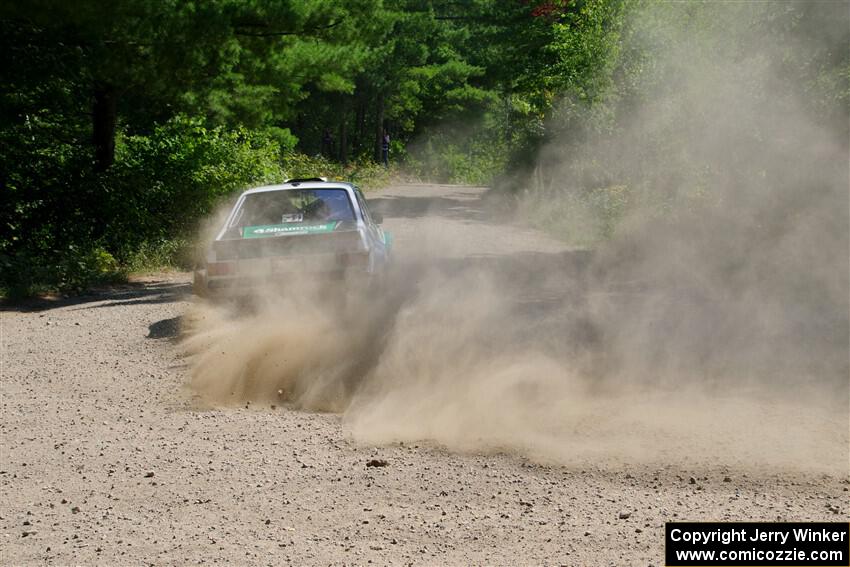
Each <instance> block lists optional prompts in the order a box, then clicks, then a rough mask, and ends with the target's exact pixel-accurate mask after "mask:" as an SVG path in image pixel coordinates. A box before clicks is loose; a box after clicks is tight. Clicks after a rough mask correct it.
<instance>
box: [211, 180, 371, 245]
mask: <svg viewBox="0 0 850 567" xmlns="http://www.w3.org/2000/svg"><path fill="white" fill-rule="evenodd" d="M355 220H356V219H355V216H354V209H353V208H352V206H351V201H350V200H349V198H348V192H347V191H346V190H344V189H287V190H283V191H265V192H263V193H252V194H250V195H247V196H246V197H245V199H244V200H243V201H242V205H241V206H240V207H239V210H237V211H236V214H235V215H234V217H233V220H232V221H231V223H230V225H229V226H228V230H227V234H226V237H227V238H238V237H239V235H240V234H241V233H242V229H243V228H245V227H252V226H269V225H304V226H309V225H316V224H325V223H329V222H334V221H343V222H345V221H351V222H354V221H355Z"/></svg>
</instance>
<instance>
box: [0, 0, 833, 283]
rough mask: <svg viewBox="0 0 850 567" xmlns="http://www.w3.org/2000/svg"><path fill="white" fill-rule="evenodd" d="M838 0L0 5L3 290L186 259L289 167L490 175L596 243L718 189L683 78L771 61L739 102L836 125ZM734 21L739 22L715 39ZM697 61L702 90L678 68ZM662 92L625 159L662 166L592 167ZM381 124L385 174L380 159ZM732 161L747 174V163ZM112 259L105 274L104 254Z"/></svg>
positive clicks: (712, 76)
mask: <svg viewBox="0 0 850 567" xmlns="http://www.w3.org/2000/svg"><path fill="white" fill-rule="evenodd" d="M842 9H843V8H842V6H841V4H840V3H812V2H787V3H756V4H754V3H740V4H734V5H729V4H725V5H723V6H720V5H718V4H717V3H712V2H688V3H679V4H669V3H657V2H652V1H649V0H530V1H525V0H511V1H504V0H460V1H456V2H444V1H440V0H385V1H383V2H374V1H372V0H321V1H319V0H274V1H273V0H206V1H203V2H201V1H196V0H187V1H182V0H181V1H178V0H126V1H123V2H119V3H117V4H115V5H110V6H109V9H108V10H104V8H103V3H102V2H98V1H95V0H78V1H75V2H70V3H69V2H60V1H58V0H32V1H30V2H16V3H15V2H13V3H5V4H3V5H2V6H0V32H2V33H0V53H2V54H3V55H2V57H3V64H4V65H3V66H4V70H6V71H7V72H6V74H5V76H4V81H3V82H2V84H0V258H2V264H0V266H1V267H2V273H0V285H4V286H6V287H7V288H9V287H12V288H14V289H17V290H26V289H29V290H33V289H37V288H38V287H39V286H40V285H41V284H44V285H47V286H52V287H54V288H61V289H78V288H80V287H83V286H84V285H86V283H85V282H87V281H89V280H88V279H87V277H88V276H86V275H85V274H86V273H88V274H89V275H90V277H91V279H90V281H92V282H94V281H100V280H101V279H103V278H107V279H108V277H111V276H109V275H108V274H114V273H120V272H121V270H122V269H127V268H129V269H141V268H143V267H159V266H161V265H175V266H186V265H187V260H184V259H183V258H184V256H186V254H185V252H184V251H185V250H188V246H187V245H186V244H185V243H186V242H188V241H191V234H192V232H193V231H194V230H195V229H196V227H197V226H198V223H199V222H200V220H201V219H202V218H203V217H204V216H205V215H207V214H209V213H210V212H211V211H212V210H213V209H214V208H215V206H216V205H217V203H219V202H220V201H221V200H222V199H224V198H226V197H227V196H229V195H231V194H232V193H233V192H234V191H238V190H239V189H242V188H244V187H246V186H249V185H254V184H259V183H266V182H273V181H279V180H281V179H283V178H284V177H300V176H316V175H322V176H326V177H329V178H333V179H347V180H352V181H354V182H356V183H358V184H360V185H361V186H364V187H366V188H370V187H375V186H378V185H380V184H384V183H387V182H388V181H389V179H390V176H391V175H392V174H395V173H396V172H399V170H400V169H401V168H406V169H407V170H409V171H408V173H410V174H413V175H416V176H418V177H420V178H429V179H435V180H439V181H449V182H455V183H474V184H489V183H491V182H494V183H495V184H496V185H499V186H500V187H506V188H510V189H514V190H519V189H528V190H529V191H530V194H532V195H534V198H531V199H530V200H529V203H530V204H529V205H528V207H529V210H537V209H539V210H540V212H541V214H542V215H543V217H542V220H541V222H542V223H543V224H544V225H546V226H570V227H575V226H584V227H585V228H584V229H582V230H583V231H584V232H583V234H584V235H585V237H584V238H585V240H587V241H592V240H596V239H600V238H606V237H610V236H611V234H613V233H615V232H616V231H617V230H618V228H617V227H618V223H621V222H622V219H625V218H628V217H629V216H630V215H632V214H634V209H635V208H638V207H640V208H643V209H646V210H651V211H661V212H664V211H668V212H669V211H675V210H677V209H679V208H680V207H681V206H682V203H683V202H684V203H693V202H698V201H699V199H706V200H708V201H709V202H711V201H712V199H717V198H718V197H717V195H712V194H711V192H710V191H709V190H708V189H707V188H708V187H710V186H711V185H712V180H713V179H714V178H716V177H717V176H718V175H719V173H718V171H719V170H718V168H717V167H716V164H711V163H707V162H706V160H704V159H700V158H699V156H698V155H697V154H698V153H699V152H698V151H697V150H695V149H693V148H688V147H685V146H683V145H681V144H677V143H676V142H675V137H674V136H671V135H670V134H671V132H674V131H676V130H677V129H682V128H689V129H691V130H700V129H706V130H710V127H711V117H710V116H706V113H705V112H703V111H700V110H699V109H691V108H687V104H686V102H687V101H688V100H691V99H692V98H693V97H692V96H691V95H693V94H694V93H692V92H688V91H687V89H688V88H691V87H693V86H694V85H696V87H694V88H698V89H701V90H702V91H703V92H709V93H710V92H714V91H715V90H717V91H718V92H722V88H723V85H724V84H727V83H729V82H730V81H726V80H725V79H726V78H727V77H724V75H723V73H722V72H721V68H720V67H719V66H717V65H714V66H712V65H713V62H715V61H717V60H721V61H752V60H754V59H757V58H759V57H761V58H762V59H760V60H759V61H760V62H761V63H763V66H762V67H759V68H762V69H763V70H764V71H765V73H768V74H770V75H771V76H774V77H776V78H777V79H776V82H775V83H773V84H769V83H766V82H764V81H759V80H757V79H758V78H759V77H757V76H754V77H752V80H751V81H750V84H751V87H752V88H751V90H750V92H749V93H748V95H752V97H753V98H754V99H755V100H759V101H761V103H762V104H764V105H769V106H770V107H771V108H772V109H773V110H774V111H775V112H774V115H781V114H782V110H783V108H793V107H794V102H793V101H794V99H796V98H799V97H801V96H802V97H803V98H804V100H805V101H806V107H807V109H808V111H809V112H810V113H811V115H812V116H815V117H816V119H817V120H818V121H820V123H821V124H823V125H825V127H829V125H834V124H846V108H847V105H848V101H850V60H848V59H850V58H848V55H847V54H848V50H846V49H844V50H836V49H834V46H835V45H836V44H837V43H836V41H837V40H841V41H844V45H846V36H847V31H846V30H843V31H842V30H841V29H840V28H841V26H840V25H839V26H836V25H835V23H836V22H839V23H840V22H844V21H846V11H844V12H843V13H842ZM844 27H845V28H846V27H847V26H844ZM732 28H736V29H737V28H745V29H748V30H751V31H752V33H750V34H747V33H737V34H735V37H736V38H739V40H736V41H734V42H718V41H717V40H716V38H717V37H720V36H721V35H722V34H719V33H718V30H724V29H732ZM836 30H837V31H836ZM835 34H838V35H839V36H840V37H838V38H837V37H836V35H835ZM841 34H843V35H841ZM747 38H749V39H747ZM842 38H843V39H842ZM764 41H767V42H768V43H769V46H768V47H769V49H768V48H766V47H765V46H764V45H763V42H764ZM839 43H840V41H839ZM671 45H683V46H687V49H683V50H679V52H678V53H679V55H680V56H679V57H677V58H674V59H673V60H671V59H670V58H668V57H666V56H663V55H662V54H667V53H669V52H670V51H671V49H670V46H671ZM765 53H769V54H772V55H770V56H766V55H760V54H765ZM753 54H756V55H753ZM776 54H779V55H776ZM697 72H699V73H705V75H706V76H705V77H703V79H704V80H703V81H702V82H700V81H692V80H690V79H692V78H693V77H692V75H693V74H694V73H697ZM787 84H793V85H799V86H800V88H798V89H788V88H785V87H784V86H785V85H787ZM671 92H672V94H673V95H674V96H670V94H671ZM658 101H663V102H664V104H665V105H667V106H666V107H665V108H664V111H665V112H664V113H662V114H663V116H664V119H662V120H656V121H654V122H653V123H652V124H647V125H644V127H642V128H640V131H641V138H640V139H639V140H638V139H635V140H632V141H631V142H632V144H631V146H630V147H631V148H632V149H633V151H632V152H631V154H630V155H635V156H639V157H640V159H643V160H645V161H647V162H651V163H659V162H660V161H661V159H662V158H663V159H664V160H666V161H665V163H666V164H668V170H669V171H672V172H674V174H673V175H666V174H665V175H663V176H654V175H652V174H651V172H647V171H644V172H643V173H641V174H640V175H637V176H636V175H632V174H630V173H629V171H634V168H630V167H629V164H628V160H622V162H623V163H622V165H621V163H620V161H621V160H613V161H612V160H602V159H600V158H599V156H600V155H603V154H606V153H607V152H608V150H607V149H606V148H605V147H604V144H605V143H610V144H613V145H616V143H615V142H616V141H617V140H618V139H620V138H622V136H623V135H624V133H627V132H631V131H634V129H635V128H634V127H633V124H631V120H632V117H633V116H634V115H635V112H634V111H635V109H636V108H641V107H643V106H645V105H647V104H651V103H653V102H656V103H657V102H658ZM751 114H752V115H748V114H747V113H745V112H741V116H740V117H739V118H740V120H738V121H737V123H738V124H739V131H738V133H739V134H741V135H742V136H750V137H751V138H758V137H759V136H764V135H765V132H769V131H770V125H769V124H765V123H759V122H758V121H756V120H755V119H754V118H753V116H754V115H755V113H751ZM384 132H387V133H389V135H390V136H391V150H390V161H391V165H392V167H391V169H390V170H389V171H388V170H387V169H385V168H384V167H382V166H381V165H378V164H377V163H376V162H378V161H379V159H378V158H379V157H380V139H381V137H382V135H383V134H384ZM840 136H843V138H842V140H844V139H845V138H846V132H845V133H843V134H841V135H840ZM840 136H839V137H840ZM555 140H557V143H554V141H555ZM600 141H601V142H600ZM600 144H601V146H600ZM728 163H729V164H732V165H731V166H730V167H735V168H737V170H738V171H743V172H745V173H746V174H747V175H749V176H750V178H751V179H752V180H753V183H754V184H755V185H757V184H758V183H760V181H759V178H758V174H759V171H760V170H759V166H758V164H757V163H756V162H753V161H752V160H750V161H749V162H748V161H747V160H746V159H743V158H742V159H740V160H737V161H736V160H734V159H732V160H728ZM762 170H763V168H762ZM506 172H507V173H508V175H505V173H506ZM565 177H566V178H569V179H571V180H573V181H572V182H571V183H570V184H569V187H565V186H564V184H563V183H561V182H560V180H561V179H563V178H565ZM532 178H533V179H534V180H535V181H534V183H529V182H528V180H529V179H532ZM671 179H672V181H671ZM494 180H496V181H494ZM682 195H686V197H685V198H682ZM692 197H693V198H692ZM677 199H678V201H677ZM694 199H696V200H694ZM535 203H537V205H535ZM538 205H539V206H538ZM687 206H690V205H687ZM535 214H536V213H535ZM585 214H586V215H590V216H592V217H593V218H598V220H595V221H593V222H589V221H586V220H583V216H585ZM652 214H655V212H653V213H652ZM535 218H536V217H535ZM564 219H571V220H570V221H569V222H566V221H564ZM559 230H560V229H559ZM570 230H573V229H570ZM101 252H103V253H105V254H108V255H110V257H112V258H114V259H115V260H116V262H117V263H118V264H117V265H118V268H114V267H111V268H108V269H106V268H104V266H107V265H109V262H108V261H106V260H104V258H105V257H104V256H102V255H101ZM97 258H101V260H97Z"/></svg>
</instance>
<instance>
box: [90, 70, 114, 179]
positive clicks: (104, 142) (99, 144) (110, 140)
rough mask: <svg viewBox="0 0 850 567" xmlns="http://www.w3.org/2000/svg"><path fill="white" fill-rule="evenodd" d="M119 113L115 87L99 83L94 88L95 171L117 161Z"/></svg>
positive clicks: (107, 167) (93, 140)
mask: <svg viewBox="0 0 850 567" xmlns="http://www.w3.org/2000/svg"><path fill="white" fill-rule="evenodd" d="M117 115H118V112H117V107H116V95H115V87H113V86H112V85H108V84H105V83H98V84H97V85H95V88H94V105H93V106H92V143H93V144H94V168H95V171H105V170H107V169H109V166H111V165H112V162H113V161H115V125H116V121H117Z"/></svg>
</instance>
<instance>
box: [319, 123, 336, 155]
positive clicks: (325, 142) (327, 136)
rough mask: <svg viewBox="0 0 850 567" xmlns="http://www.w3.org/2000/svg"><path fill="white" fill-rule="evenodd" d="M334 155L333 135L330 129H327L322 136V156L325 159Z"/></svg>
mask: <svg viewBox="0 0 850 567" xmlns="http://www.w3.org/2000/svg"><path fill="white" fill-rule="evenodd" d="M333 153H334V138H333V136H332V135H331V131H330V129H329V128H325V132H324V133H323V134H322V155H323V156H324V157H327V158H330V157H333Z"/></svg>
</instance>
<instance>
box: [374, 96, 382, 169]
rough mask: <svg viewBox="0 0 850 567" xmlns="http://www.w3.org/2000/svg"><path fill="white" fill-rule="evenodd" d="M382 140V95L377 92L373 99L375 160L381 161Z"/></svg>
mask: <svg viewBox="0 0 850 567" xmlns="http://www.w3.org/2000/svg"><path fill="white" fill-rule="evenodd" d="M383 140H384V95H383V93H378V97H377V100H376V101H375V161H376V162H378V163H381V144H382V143H383Z"/></svg>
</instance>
